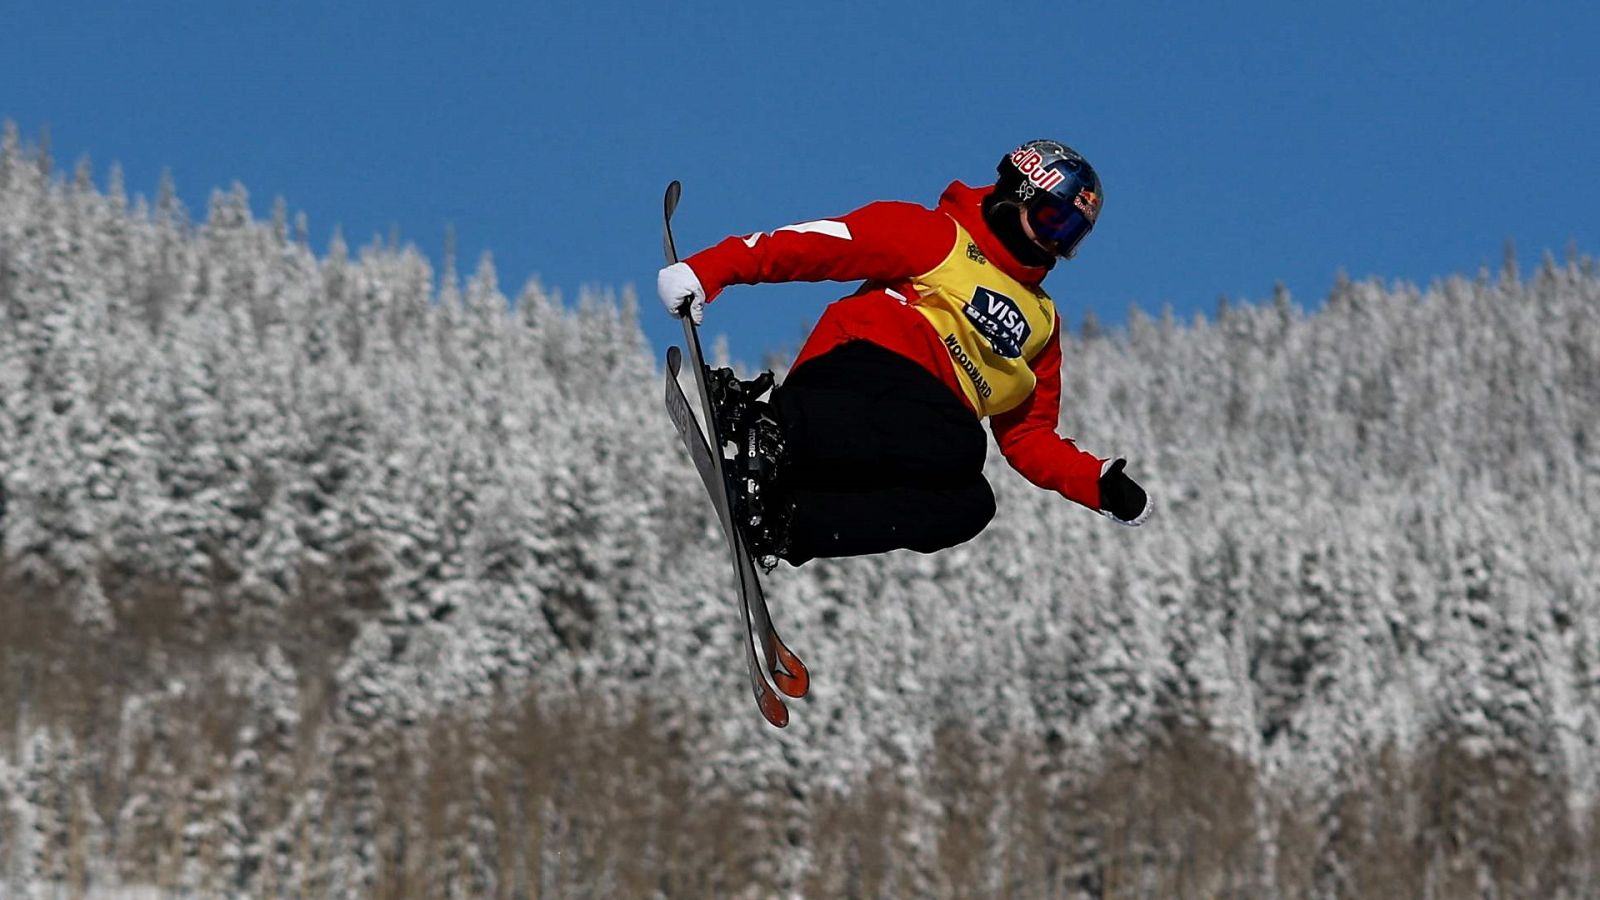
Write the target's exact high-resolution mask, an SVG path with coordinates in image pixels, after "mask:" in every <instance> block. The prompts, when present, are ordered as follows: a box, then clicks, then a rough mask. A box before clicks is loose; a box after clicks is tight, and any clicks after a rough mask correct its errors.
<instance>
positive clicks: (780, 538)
mask: <svg viewBox="0 0 1600 900" xmlns="http://www.w3.org/2000/svg"><path fill="white" fill-rule="evenodd" d="M707 376H708V377H707V381H706V384H707V387H708V389H709V390H710V393H711V406H712V409H713V410H714V414H715V415H716V417H717V433H718V434H720V435H722V436H723V437H724V439H725V440H727V441H729V442H731V443H733V444H734V446H735V456H734V458H733V459H732V460H726V459H725V466H724V470H725V472H726V473H727V477H728V480H729V482H730V484H731V486H732V488H733V490H732V494H733V518H734V521H735V522H736V523H737V525H738V527H739V531H740V532H741V533H742V534H743V535H744V539H745V546H746V547H747V548H748V549H749V550H750V555H751V556H752V557H753V558H754V559H755V560H756V563H757V564H758V565H760V566H761V568H762V569H764V570H765V571H768V572H770V571H772V570H773V568H775V567H776V566H777V565H778V559H779V558H780V557H781V556H782V555H783V552H784V551H785V550H786V549H787V546H788V532H789V524H790V522H791V521H793V519H794V504H793V501H792V500H791V499H790V498H789V497H788V496H787V494H786V492H785V491H784V489H783V478H782V476H783V469H784V463H785V457H786V455H787V445H786V443H785V441H784V435H783V426H782V424H781V423H780V422H779V421H778V419H777V415H776V411H775V410H774V409H773V408H772V406H771V404H769V403H767V402H766V401H763V400H761V399H760V397H761V396H762V395H763V394H765V393H766V392H767V391H768V390H770V389H771V388H772V384H773V377H772V373H771V372H762V373H761V374H760V375H759V376H757V377H756V378H754V379H752V380H750V381H740V380H739V379H738V377H737V376H735V375H734V374H733V370H732V369H712V370H710V371H709V372H708V373H707ZM719 449H720V448H719Z"/></svg>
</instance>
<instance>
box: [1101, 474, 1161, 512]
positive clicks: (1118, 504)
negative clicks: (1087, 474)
mask: <svg viewBox="0 0 1600 900" xmlns="http://www.w3.org/2000/svg"><path fill="white" fill-rule="evenodd" d="M1127 465H1128V461H1127V460H1125V459H1119V460H1116V461H1115V462H1108V463H1106V464H1105V466H1104V467H1103V468H1101V470H1100V514H1101V515H1103V516H1105V517H1106V518H1108V519H1110V520H1111V521H1113V522H1116V523H1117V524H1119V525H1127V526H1129V527H1136V526H1139V525H1143V524H1144V523H1145V520H1147V519H1149V518H1150V513H1152V512H1154V511H1155V504H1154V503H1152V502H1151V500H1150V495H1149V494H1146V493H1145V492H1144V488H1142V487H1140V486H1139V483H1138V482H1136V481H1134V480H1133V479H1132V478H1129V477H1128V476H1127V474H1126V473H1124V472H1123V471H1122V470H1123V469H1124V468H1126V467H1127Z"/></svg>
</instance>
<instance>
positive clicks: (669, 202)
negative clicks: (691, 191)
mask: <svg viewBox="0 0 1600 900" xmlns="http://www.w3.org/2000/svg"><path fill="white" fill-rule="evenodd" d="M682 196H683V185H682V184H680V183H679V182H678V180H677V179H676V178H674V179H673V180H672V183H671V184H669V185H667V195H666V198H665V202H664V204H663V205H664V206H665V208H666V213H667V217H668V218H671V217H672V211H673V210H675V209H677V208H678V198H680V197H682Z"/></svg>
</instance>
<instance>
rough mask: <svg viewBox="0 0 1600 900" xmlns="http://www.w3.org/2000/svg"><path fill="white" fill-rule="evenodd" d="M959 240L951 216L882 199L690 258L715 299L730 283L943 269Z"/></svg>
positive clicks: (891, 276) (886, 277) (882, 277)
mask: <svg viewBox="0 0 1600 900" xmlns="http://www.w3.org/2000/svg"><path fill="white" fill-rule="evenodd" d="M954 242H955V222H953V221H952V220H951V219H950V217H949V216H947V215H945V214H944V213H942V212H938V211H936V210H931V209H927V208H925V207H921V206H918V205H916V204H915V203H902V202H896V201H880V202H877V203H870V204H868V205H866V206H863V207H862V208H860V209H858V210H856V211H855V212H852V213H849V214H848V215H843V216H839V217H837V218H832V219H819V220H817V221H815V222H801V223H799V224H796V225H787V226H785V227H783V228H779V229H777V230H776V231H773V232H771V233H770V234H769V233H765V232H759V231H758V232H756V233H755V234H750V235H745V236H744V237H737V236H735V237H730V238H727V239H726V240H723V241H722V242H721V243H718V244H715V245H713V246H711V247H708V248H706V249H704V250H702V251H700V252H699V253H696V254H694V255H693V256H691V257H689V258H688V259H686V260H684V262H687V263H688V264H689V267H690V268H692V269H694V273H695V275H696V276H698V277H699V279H700V284H701V286H702V287H704V288H705V290H706V301H707V302H710V301H711V300H712V299H714V298H715V297H716V296H717V294H719V293H721V292H722V289H723V288H725V287H727V286H728V285H730V284H770V283H772V282H779V281H859V280H871V281H898V280H900V279H904V278H910V277H912V276H914V275H921V274H922V273H924V272H927V271H929V270H931V269H933V268H934V267H935V266H937V265H938V264H939V263H940V262H942V261H943V260H944V258H945V256H946V255H947V254H948V253H949V252H950V247H951V246H952V244H953V243H954Z"/></svg>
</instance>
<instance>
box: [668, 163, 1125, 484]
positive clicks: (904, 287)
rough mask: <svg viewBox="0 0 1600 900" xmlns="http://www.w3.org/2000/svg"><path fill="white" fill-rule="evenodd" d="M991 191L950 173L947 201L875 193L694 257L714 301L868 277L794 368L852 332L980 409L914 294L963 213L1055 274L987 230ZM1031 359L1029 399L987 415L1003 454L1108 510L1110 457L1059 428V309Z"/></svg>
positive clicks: (1006, 265) (996, 245)
mask: <svg viewBox="0 0 1600 900" xmlns="http://www.w3.org/2000/svg"><path fill="white" fill-rule="evenodd" d="M988 191H989V188H988V187H983V188H973V187H969V186H967V185H965V184H962V183H961V182H959V181H957V182H952V183H951V185H950V186H949V187H948V188H946V189H945V192H944V195H943V196H942V197H941V198H940V200H939V206H938V208H937V209H932V210H930V209H927V208H925V207H922V206H918V205H917V204H914V203H903V202H895V201H880V202H877V203H870V204H868V205H866V206H864V207H862V208H860V209H858V210H856V211H855V212H852V213H849V214H847V215H844V216H839V217H837V218H832V219H825V220H821V221H817V222H805V223H801V224H798V225H791V226H788V227H786V228H780V229H778V230H776V231H774V232H772V233H771V234H762V233H757V234H751V235H746V236H743V237H739V236H735V237H729V238H727V239H726V240H723V241H722V242H721V243H718V244H716V245H714V246H712V247H709V248H707V249H705V250H702V251H700V252H699V253H696V254H694V255H693V256H691V257H689V258H688V259H687V260H685V262H687V263H688V264H689V266H690V268H692V269H694V272H695V275H696V276H698V277H699V279H700V283H701V285H702V286H703V287H704V288H705V291H706V300H707V302H710V301H712V300H714V299H715V298H716V297H717V295H718V294H720V293H721V292H722V290H723V289H724V288H725V287H727V286H728V285H730V284H762V283H772V282H781V281H857V280H865V281H866V284H864V285H863V286H862V288H861V290H859V291H858V292H857V293H854V294H852V295H850V296H848V297H846V298H844V299H842V300H839V301H837V302H835V303H833V304H830V305H829V306H828V308H827V311H826V312H825V313H824V314H823V316H822V320H821V321H819V322H818V323H817V326H816V328H815V329H813V330H812V332H811V335H810V337H809V338H808V339H807V340H806V343H805V346H804V347H803V348H801V350H800V355H799V356H798V357H797V358H796V359H795V363H794V365H795V367H796V368H798V367H799V366H800V365H801V364H803V363H804V362H806V360H809V359H811V358H812V357H815V356H820V355H822V354H824V353H826V352H828V351H829V350H832V349H833V348H834V347H837V346H839V345H840V344H843V343H845V342H847V341H852V340H867V341H871V342H872V343H874V344H877V345H879V346H881V347H884V348H886V349H888V350H891V351H893V352H895V353H898V354H900V355H901V356H904V357H907V358H908V359H912V360H915V361H916V362H917V363H919V364H921V365H922V366H923V367H924V368H926V369H927V370H928V371H929V372H932V373H933V374H934V375H935V376H937V377H938V378H939V379H940V380H941V381H943V382H944V383H945V385H946V386H948V387H949V388H950V390H951V391H953V392H954V393H955V394H956V396H958V397H961V398H962V402H964V403H966V404H967V406H968V408H969V409H972V408H973V403H972V401H971V400H970V399H969V398H968V396H967V394H966V393H965V392H964V390H963V387H962V382H961V380H960V379H961V377H962V376H961V373H958V372H957V370H956V365H955V363H954V362H952V360H951V353H950V351H949V349H947V347H946V345H945V343H944V342H942V341H941V337H940V335H939V333H938V332H937V331H936V330H935V329H934V326H933V325H932V324H931V323H930V322H929V320H928V319H927V318H926V317H925V316H924V315H923V314H922V313H921V312H919V311H918V310H917V309H915V308H913V306H914V304H915V302H916V292H915V290H914V289H912V287H911V281H912V279H914V278H916V277H917V276H919V275H922V274H923V273H927V272H930V271H931V270H933V269H935V268H936V267H937V266H939V265H940V263H941V261H943V260H945V259H946V258H947V257H949V256H950V254H951V253H952V249H953V246H954V244H955V242H956V241H957V236H958V234H959V232H958V230H957V228H956V225H957V223H959V225H960V226H961V228H963V229H965V230H966V232H967V233H968V234H969V235H970V236H971V238H972V241H973V242H974V243H976V244H977V251H978V252H981V254H982V255H983V256H984V257H986V258H987V260H988V261H989V262H991V263H992V264H993V265H995V266H997V267H999V268H1000V269H1001V271H1003V272H1004V273H1005V274H1007V275H1009V276H1010V277H1011V278H1013V279H1016V281H1018V282H1021V283H1022V284H1023V285H1025V286H1027V287H1030V288H1036V287H1037V286H1038V284H1039V282H1040V281H1042V280H1043V279H1044V276H1045V275H1047V274H1049V269H1046V268H1031V267H1028V266H1024V265H1022V264H1021V263H1019V262H1018V261H1017V260H1016V258H1015V257H1013V256H1012V255H1011V253H1010V251H1008V250H1006V248H1005V247H1004V245H1003V244H1002V243H1001V242H1000V239H999V238H997V237H996V236H995V235H994V234H993V233H992V232H991V231H990V230H989V227H988V225H987V224H986V223H985V222H984V219H983V210H982V200H983V197H984V196H985V195H986V194H987V193H988ZM1040 296H1041V297H1043V293H1042V292H1040ZM908 297H909V298H910V301H909V302H908V300H907V298H908ZM1052 312H1053V307H1052ZM1026 362H1027V367H1028V368H1029V369H1031V370H1032V374H1033V379H1034V382H1035V383H1034V386H1033V390H1032V391H1031V393H1029V394H1028V395H1027V397H1026V399H1024V400H1022V402H1021V403H1020V405H1017V406H1016V407H1014V408H1012V409H1008V410H1006V411H1004V412H1001V413H998V414H996V415H993V416H991V417H990V419H989V427H990V429H991V430H992V431H993V432H994V436H995V440H996V442H997V443H998V444H999V446H1000V452H1001V453H1002V454H1004V456H1005V458H1006V461H1007V462H1009V463H1010V464H1011V466H1012V467H1013V468H1014V469H1016V470H1017V471H1018V472H1020V473H1021V474H1022V476H1023V477H1024V478H1026V479H1028V480H1029V481H1031V482H1033V483H1034V484H1036V485H1038V486H1039V487H1042V488H1045V489H1048V490H1054V491H1057V492H1059V493H1060V494H1061V495H1062V496H1065V497H1066V498H1067V499H1069V500H1073V501H1075V502H1077V503H1081V504H1083V505H1084V506H1087V507H1089V508H1090V509H1096V510H1098V509H1099V508H1100V471H1101V467H1102V465H1103V464H1104V462H1105V461H1104V460H1102V459H1100V458H1098V457H1095V456H1093V455H1091V454H1089V453H1085V452H1084V451H1082V450H1079V449H1078V448H1077V446H1076V445H1075V444H1074V443H1073V442H1072V441H1071V440H1069V439H1067V438H1063V437H1061V436H1060V435H1058V434H1057V433H1056V426H1057V423H1058V422H1059V420H1060V415H1061V341H1060V320H1059V318H1055V319H1054V325H1053V329H1052V330H1051V334H1050V337H1049V340H1048V341H1047V342H1046V343H1045V344H1044V345H1043V348H1042V349H1041V350H1040V351H1039V352H1038V353H1037V354H1036V355H1035V356H1033V357H1032V358H1031V359H1028V360H1027V361H1026ZM1024 374H1026V373H1024ZM974 414H975V415H976V414H977V413H976V410H974Z"/></svg>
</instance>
